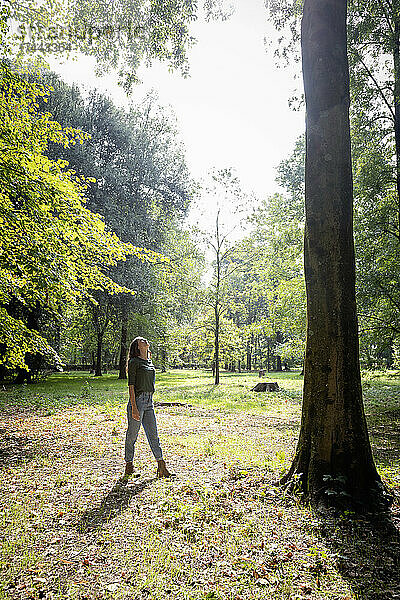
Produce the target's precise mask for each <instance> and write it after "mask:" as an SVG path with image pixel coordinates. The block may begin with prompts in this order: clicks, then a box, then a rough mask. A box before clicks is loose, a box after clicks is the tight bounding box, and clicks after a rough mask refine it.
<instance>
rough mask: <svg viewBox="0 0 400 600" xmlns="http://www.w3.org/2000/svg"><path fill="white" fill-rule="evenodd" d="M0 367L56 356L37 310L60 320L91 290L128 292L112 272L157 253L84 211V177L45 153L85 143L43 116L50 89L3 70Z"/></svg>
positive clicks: (83, 136)
mask: <svg viewBox="0 0 400 600" xmlns="http://www.w3.org/2000/svg"><path fill="white" fill-rule="evenodd" d="M0 77H1V82H2V85H1V88H0V189H1V192H0V226H1V238H0V306H1V307H2V308H1V311H0V330H1V337H0V344H1V353H0V364H4V365H6V366H7V367H11V368H13V367H17V366H22V365H23V364H24V357H25V354H26V353H27V352H29V353H36V352H39V353H40V354H42V355H45V356H47V357H48V358H50V359H51V360H52V361H53V362H54V360H55V359H56V354H55V352H54V350H52V349H51V348H50V346H49V344H48V343H47V342H46V341H45V339H44V338H43V337H41V336H40V335H39V334H38V333H37V332H36V331H33V330H32V328H29V327H28V326H27V322H28V320H29V319H28V318H27V316H28V315H29V314H30V312H31V311H32V310H38V309H46V310H47V311H50V312H51V313H52V314H54V315H56V316H57V315H58V314H59V313H60V309H61V305H62V304H65V303H68V302H74V301H75V300H76V299H77V298H79V297H82V296H85V295H86V296H87V295H89V290H96V289H97V290H107V291H109V292H110V293H119V292H130V290H128V289H127V288H126V287H123V286H120V285H117V284H116V283H115V282H114V281H113V280H112V279H110V277H108V276H107V275H106V269H107V268H108V267H109V266H111V265H115V264H116V263H117V262H118V261H120V260H125V258H126V256H127V255H130V254H133V255H136V256H137V257H138V258H139V259H141V260H148V261H151V262H155V261H160V260H165V259H164V257H161V256H160V255H159V254H157V253H154V252H150V251H147V250H143V249H141V248H137V247H134V246H132V245H131V244H127V243H123V242H121V240H119V238H118V237H117V236H116V235H115V234H114V233H112V232H110V231H109V230H108V229H107V227H106V226H105V223H104V221H103V219H102V217H100V216H99V215H96V214H93V213H92V212H90V211H89V210H88V209H87V208H86V207H85V198H84V195H85V189H86V188H85V186H86V181H85V179H84V178H83V177H78V176H77V175H76V174H75V173H74V172H73V171H72V170H68V163H67V162H66V161H63V160H56V161H55V160H51V159H49V158H48V157H47V156H46V155H45V153H46V149H47V145H48V143H49V142H55V143H58V144H63V145H68V144H70V143H75V142H79V143H82V142H83V141H84V140H85V139H87V137H88V136H87V135H86V134H85V133H84V132H82V131H79V130H76V129H73V128H71V127H68V128H66V129H63V128H62V127H61V125H60V124H59V123H57V122H56V121H54V120H53V119H52V117H51V115H50V114H48V113H43V112H40V111H39V105H40V100H41V99H43V98H45V97H46V96H47V95H48V93H49V91H50V90H49V88H47V87H46V86H44V85H41V84H38V83H32V82H31V81H30V80H29V79H28V78H26V77H24V76H23V75H21V74H18V73H17V72H15V71H12V70H11V69H10V68H9V67H8V66H6V65H5V64H2V65H0Z"/></svg>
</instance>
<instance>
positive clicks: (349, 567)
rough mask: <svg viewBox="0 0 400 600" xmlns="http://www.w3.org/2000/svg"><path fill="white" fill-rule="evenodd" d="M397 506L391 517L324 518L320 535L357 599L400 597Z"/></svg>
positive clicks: (380, 599) (399, 515)
mask: <svg viewBox="0 0 400 600" xmlns="http://www.w3.org/2000/svg"><path fill="white" fill-rule="evenodd" d="M399 526H400V506H399V505H398V504H397V506H396V507H395V508H394V511H393V518H392V520H389V519H384V520H383V519H382V520H377V521H369V520H366V519H360V520H341V521H339V522H338V521H335V522H333V521H332V522H329V521H325V522H324V523H323V525H322V529H321V531H322V534H323V536H324V537H325V539H326V543H327V546H328V547H329V548H330V549H331V550H332V551H333V552H334V553H335V554H336V564H337V569H338V571H339V572H340V573H341V575H342V576H343V577H344V578H345V579H346V580H347V581H348V582H349V583H350V585H351V587H352V590H353V592H354V593H355V595H356V598H357V599H359V600H394V599H396V600H397V599H399V598H400V529H399Z"/></svg>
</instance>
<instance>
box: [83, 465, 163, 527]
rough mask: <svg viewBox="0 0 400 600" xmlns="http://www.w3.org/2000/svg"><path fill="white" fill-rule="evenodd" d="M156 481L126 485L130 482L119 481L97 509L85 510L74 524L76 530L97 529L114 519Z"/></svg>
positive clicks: (148, 480)
mask: <svg viewBox="0 0 400 600" xmlns="http://www.w3.org/2000/svg"><path fill="white" fill-rule="evenodd" d="M155 481H157V479H156V477H152V478H148V479H143V480H142V481H140V482H138V483H136V484H134V485H128V484H129V483H131V482H132V480H125V479H124V478H123V477H121V479H119V480H118V481H117V482H116V484H115V485H114V487H113V488H112V490H110V491H109V492H108V494H107V495H106V496H104V498H103V499H102V501H101V502H100V505H99V506H97V507H93V508H89V509H87V510H86V511H85V512H84V513H83V514H82V516H81V518H80V519H79V521H78V522H77V523H76V527H77V529H78V530H79V531H80V532H81V533H84V532H87V531H91V530H93V529H99V528H100V527H102V525H103V524H104V523H108V522H109V521H110V520H111V519H114V518H115V517H116V516H118V515H119V514H120V513H121V512H122V511H124V510H125V509H127V508H128V506H129V502H130V500H131V499H132V498H134V497H135V496H137V495H138V494H140V493H141V492H142V491H143V490H144V489H145V488H146V487H148V486H149V485H152V484H153V483H154V482H155Z"/></svg>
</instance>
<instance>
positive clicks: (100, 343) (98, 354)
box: [94, 333, 103, 377]
mask: <svg viewBox="0 0 400 600" xmlns="http://www.w3.org/2000/svg"><path fill="white" fill-rule="evenodd" d="M102 350H103V336H102V335H101V334H100V333H97V348H96V368H95V371H94V375H95V377H101V376H102V372H101V353H102Z"/></svg>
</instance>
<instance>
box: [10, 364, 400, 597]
mask: <svg viewBox="0 0 400 600" xmlns="http://www.w3.org/2000/svg"><path fill="white" fill-rule="evenodd" d="M269 380H270V381H278V383H279V386H280V388H281V391H280V392H278V393H258V394H257V393H255V392H251V391H250V389H251V387H252V386H253V385H254V384H255V383H257V382H258V381H259V380H258V378H257V377H256V376H255V375H252V374H249V373H243V374H227V373H226V374H223V376H222V380H221V384H220V385H219V386H218V387H214V386H213V385H212V379H211V376H210V374H209V373H206V372H204V371H172V372H170V373H167V374H159V375H158V376H157V384H158V385H157V392H156V394H155V401H156V403H158V406H157V418H158V425H159V433H160V438H161V441H162V445H163V448H164V454H165V457H166V460H167V464H168V466H169V468H170V469H171V470H172V471H174V472H175V473H176V475H177V477H176V478H174V479H168V480H157V479H156V478H155V471H156V465H155V462H154V460H153V459H152V457H151V454H150V450H149V448H148V445H147V442H146V441H145V438H144V434H143V431H142V432H141V434H140V437H139V440H138V447H137V455H136V458H135V467H136V471H137V477H133V478H131V479H130V480H128V481H127V482H126V481H123V480H122V478H121V475H122V473H123V458H122V457H123V444H124V433H125V428H126V425H125V420H126V416H125V415H126V401H127V390H126V382H121V381H118V380H117V379H116V376H115V375H105V376H103V377H102V378H101V379H99V378H98V379H95V378H93V377H92V376H90V375H89V374H87V373H84V374H82V373H80V374H57V375H53V376H51V377H50V378H49V380H48V381H47V382H45V383H40V384H34V385H31V386H22V387H21V386H20V387H17V386H11V387H8V388H6V389H4V390H3V391H0V418H1V423H0V438H1V445H0V456H1V465H0V469H1V479H0V487H1V491H0V523H1V530H0V536H1V540H0V541H1V550H0V553H1V559H0V560H1V563H0V569H1V577H0V598H7V599H23V600H28V599H47V600H50V599H53V600H55V599H61V598H68V599H70V598H71V599H76V600H78V599H80V600H85V599H87V600H89V599H95V598H97V599H108V598H110V599H111V598H113V599H117V600H118V599H126V600H128V599H129V600H136V599H137V600H140V599H143V600H166V599H182V600H184V599H186V600H202V599H211V600H212V599H214V600H218V599H219V600H248V599H260V600H261V599H267V600H268V599H271V600H272V599H274V600H275V599H288V600H289V599H293V600H294V599H300V598H301V599H331V600H346V599H347V600H350V599H356V598H358V599H363V600H386V599H387V600H389V599H400V535H399V534H400V377H399V375H397V377H396V376H395V374H393V375H392V376H391V375H390V374H386V375H384V374H380V375H379V374H378V375H377V376H372V375H369V376H368V377H367V378H366V379H365V381H364V392H365V401H366V411H367V417H368V424H369V428H370V434H371V439H372V444H373V450H374V456H375V460H376V462H377V465H378V468H379V471H380V473H381V476H382V478H383V479H384V480H385V482H386V483H388V484H389V485H390V486H391V487H392V488H393V489H394V491H395V494H396V500H395V502H394V505H393V507H392V521H391V523H388V522H387V521H385V520H382V522H379V521H378V522H377V521H376V520H375V521H371V520H368V518H359V517H356V516H355V515H353V514H351V513H345V514H342V515H340V516H338V515H336V516H335V515H334V514H328V515H324V516H321V515H319V514H317V513H315V512H313V511H312V510H311V509H310V508H309V507H307V506H304V505H302V504H301V503H300V502H299V501H298V499H297V498H296V497H293V496H291V495H288V494H286V493H285V490H284V489H282V488H279V487H276V486H275V485H274V482H275V481H276V480H277V479H278V477H279V476H280V475H281V474H282V473H283V472H284V471H285V469H287V467H288V465H289V464H290V460H291V458H292V456H293V452H294V449H295V444H296V439H297V434H298V427H299V422H300V411H301V386H302V379H301V377H300V375H299V374H298V373H282V374H277V373H274V374H270V375H269Z"/></svg>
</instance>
